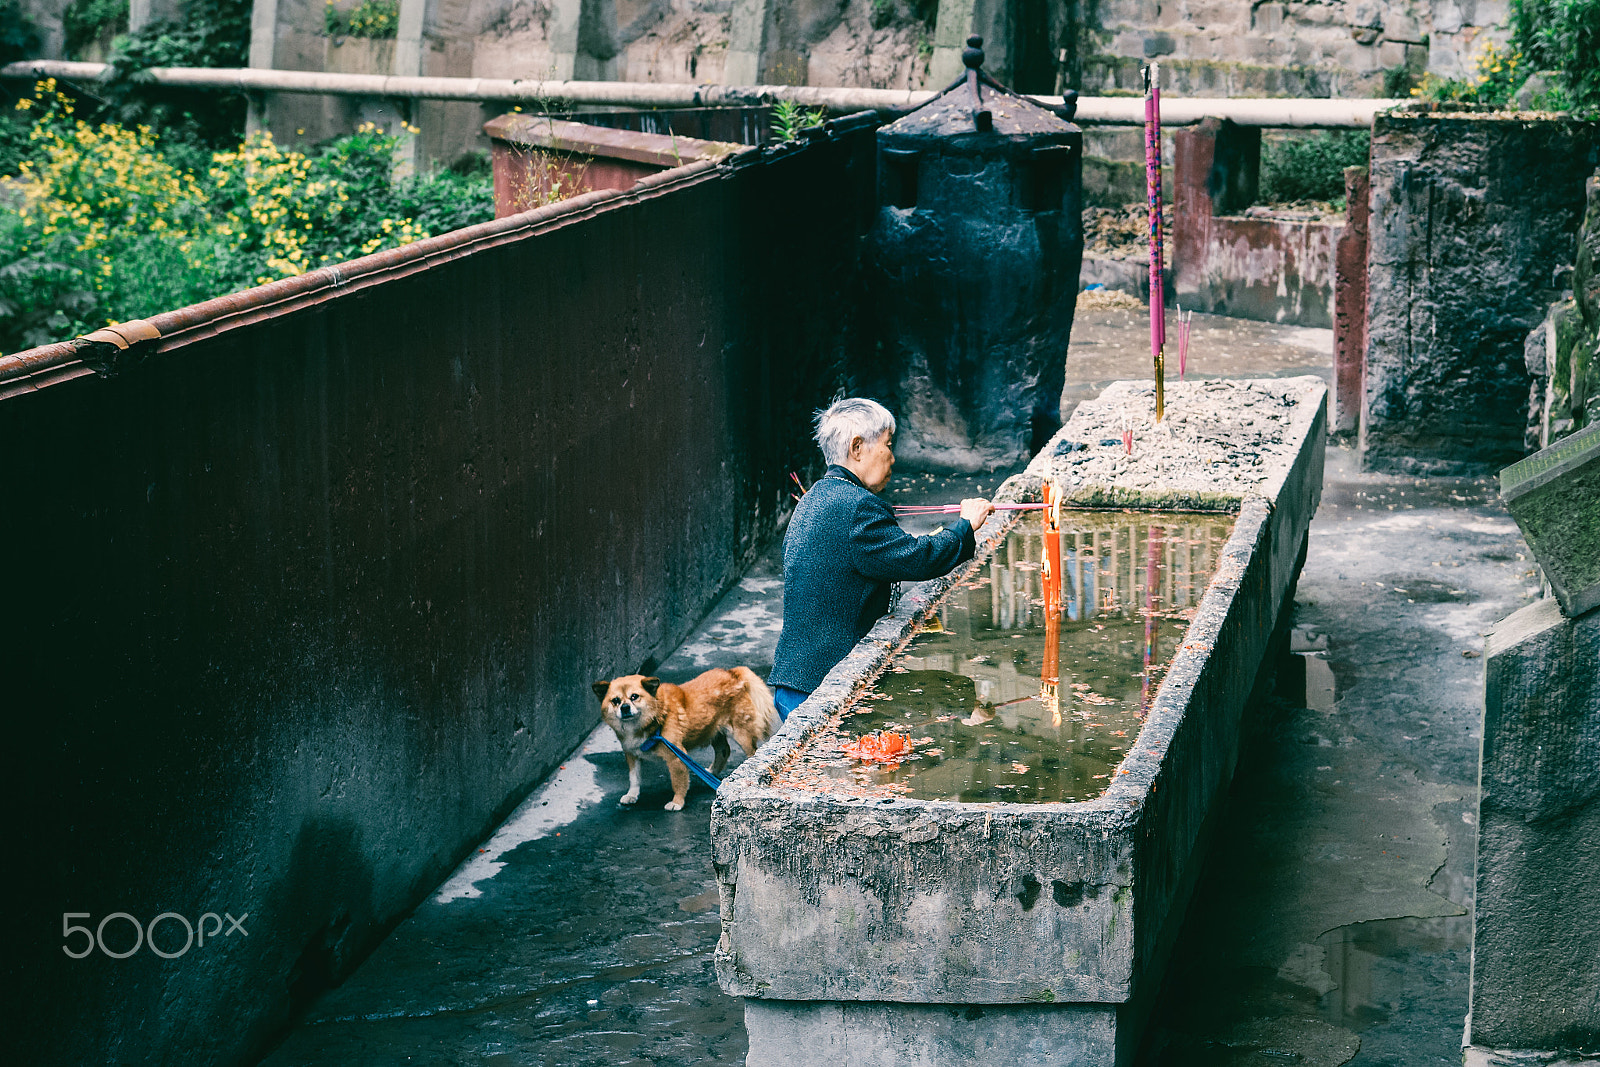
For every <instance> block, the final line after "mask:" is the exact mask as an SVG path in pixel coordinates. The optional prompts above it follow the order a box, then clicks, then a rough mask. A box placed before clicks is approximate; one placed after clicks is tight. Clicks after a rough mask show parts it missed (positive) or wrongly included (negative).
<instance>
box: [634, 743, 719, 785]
mask: <svg viewBox="0 0 1600 1067" xmlns="http://www.w3.org/2000/svg"><path fill="white" fill-rule="evenodd" d="M657 741H660V742H661V743H662V744H663V745H666V746H667V748H669V749H671V750H672V754H673V755H674V756H677V757H678V758H679V759H681V760H682V761H683V765H684V766H685V767H687V768H689V773H690V774H692V775H694V776H695V777H696V778H698V779H700V780H701V781H702V782H704V783H705V784H706V785H709V786H710V787H711V788H712V789H721V788H722V779H720V778H718V777H717V776H716V775H714V774H712V773H711V772H710V771H708V770H706V769H705V768H704V767H702V766H700V764H698V763H696V762H695V761H694V760H692V759H690V758H689V753H687V752H685V751H684V750H683V749H681V748H679V747H678V746H677V745H675V744H673V743H672V742H671V741H668V740H667V739H666V738H665V737H662V736H661V735H660V734H656V735H655V736H654V737H652V738H651V739H650V740H648V741H646V742H645V743H644V744H642V745H640V746H639V751H640V752H649V751H650V750H651V749H652V748H654V747H655V745H656V742H657Z"/></svg>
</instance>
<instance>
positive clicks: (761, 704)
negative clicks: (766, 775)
mask: <svg viewBox="0 0 1600 1067" xmlns="http://www.w3.org/2000/svg"><path fill="white" fill-rule="evenodd" d="M594 691H595V695H596V696H598V697H599V698H600V716H601V718H603V719H605V721H606V724H607V725H608V726H610V727H611V728H612V729H613V730H615V731H616V732H617V740H619V741H621V742H622V752H623V755H625V756H627V757H628V791H627V793H625V794H623V797H622V803H624V804H633V803H635V802H637V801H638V799H639V757H640V755H641V754H643V755H649V756H655V757H656V758H657V759H659V760H661V762H663V763H665V764H666V765H667V771H668V772H669V773H670V774H671V775H672V799H671V800H669V801H668V802H667V805H666V807H667V810H668V811H682V810H683V801H684V798H685V797H686V796H688V794H689V768H687V767H685V766H684V765H683V762H682V761H681V760H679V759H678V757H677V756H674V755H673V754H672V753H671V751H669V750H668V748H667V746H666V745H663V744H661V743H660V742H657V743H656V744H655V746H654V747H652V748H651V749H650V750H649V751H648V752H646V753H641V752H640V751H639V749H640V747H641V746H642V745H644V743H645V742H646V741H648V740H650V738H652V737H654V736H655V735H656V734H660V735H661V736H662V737H664V738H666V739H667V740H668V741H671V742H672V743H673V744H675V745H677V746H678V747H679V748H681V749H683V750H684V751H685V752H688V751H689V750H691V749H696V748H700V747H702V746H704V745H710V746H711V747H712V749H714V750H715V751H716V754H717V761H716V763H715V764H713V765H712V767H711V773H712V774H714V775H717V776H719V777H720V776H721V774H722V770H723V768H724V767H726V766H727V765H728V739H729V738H730V737H732V738H733V741H734V743H735V744H737V745H738V746H739V747H740V748H741V749H743V750H744V754H745V755H747V756H748V755H750V754H751V753H753V752H754V751H755V750H756V749H757V748H759V747H760V746H761V744H762V743H763V742H764V741H766V739H767V738H769V737H771V736H772V735H773V733H774V732H776V731H777V729H778V724H779V719H778V709H777V707H775V706H774V705H773V703H772V690H770V689H768V688H767V683H766V682H763V681H762V680H761V679H760V677H758V676H757V675H756V673H755V672H754V671H752V670H750V669H749V668H748V667H735V668H734V669H733V670H731V671H725V670H722V669H720V668H717V669H713V670H709V671H706V672H705V673H704V674H702V675H700V677H698V678H695V679H694V680H692V681H688V682H685V683H684V684H683V685H672V684H670V683H665V682H663V681H662V680H661V679H660V678H647V677H645V676H644V675H642V674H630V675H627V676H626V677H623V678H613V679H611V680H610V681H599V682H596V683H594Z"/></svg>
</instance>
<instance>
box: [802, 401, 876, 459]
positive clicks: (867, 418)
mask: <svg viewBox="0 0 1600 1067" xmlns="http://www.w3.org/2000/svg"><path fill="white" fill-rule="evenodd" d="M816 419H817V445H818V446H819V447H820V448H821V449H822V458H823V459H825V460H827V461H828V462H829V463H834V464H842V463H843V462H844V461H845V460H847V459H849V458H850V443H851V442H852V441H853V440H855V439H856V438H857V437H859V438H861V440H862V441H863V442H865V443H867V444H872V443H873V442H875V441H877V440H878V438H880V437H882V436H883V435H884V434H886V433H893V432H894V416H893V415H892V414H890V413H889V409H888V408H886V407H884V406H883V405H882V404H880V403H878V402H877V401H876V400H868V399H866V398H865V397H859V396H852V397H846V398H845V399H843V400H835V401H834V402H833V403H832V404H830V405H828V408H827V410H826V411H819V412H817V416H816Z"/></svg>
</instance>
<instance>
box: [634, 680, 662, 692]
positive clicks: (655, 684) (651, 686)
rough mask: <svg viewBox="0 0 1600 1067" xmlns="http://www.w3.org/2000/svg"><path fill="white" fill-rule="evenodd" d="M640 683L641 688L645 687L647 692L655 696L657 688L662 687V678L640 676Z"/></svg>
mask: <svg viewBox="0 0 1600 1067" xmlns="http://www.w3.org/2000/svg"><path fill="white" fill-rule="evenodd" d="M639 685H640V687H641V688H643V689H644V691H645V692H646V693H649V694H650V695H651V696H655V695H656V690H657V689H660V688H661V679H660V678H640V679H639Z"/></svg>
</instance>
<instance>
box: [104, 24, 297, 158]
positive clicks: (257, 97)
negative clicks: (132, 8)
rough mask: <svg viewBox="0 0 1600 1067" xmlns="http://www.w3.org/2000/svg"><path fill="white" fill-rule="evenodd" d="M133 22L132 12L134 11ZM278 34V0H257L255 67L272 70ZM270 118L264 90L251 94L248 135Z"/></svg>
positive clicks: (252, 60) (253, 46)
mask: <svg viewBox="0 0 1600 1067" xmlns="http://www.w3.org/2000/svg"><path fill="white" fill-rule="evenodd" d="M129 21H130V23H131V21H132V19H131V12H130V19H129ZM277 36H278V0H255V3H254V4H253V5H252V6H251V8H250V58H249V60H248V62H249V64H250V65H251V66H252V67H258V68H260V69H262V70H271V69H272V67H273V59H274V52H275V50H276V49H275V46H276V44H277ZM269 121H270V119H269V116H268V113H267V97H266V95H265V94H263V93H252V94H251V95H250V108H249V111H248V112H246V114H245V120H244V130H245V133H246V135H249V134H255V133H260V132H261V131H262V130H264V129H266V128H267V125H268V122H269Z"/></svg>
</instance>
